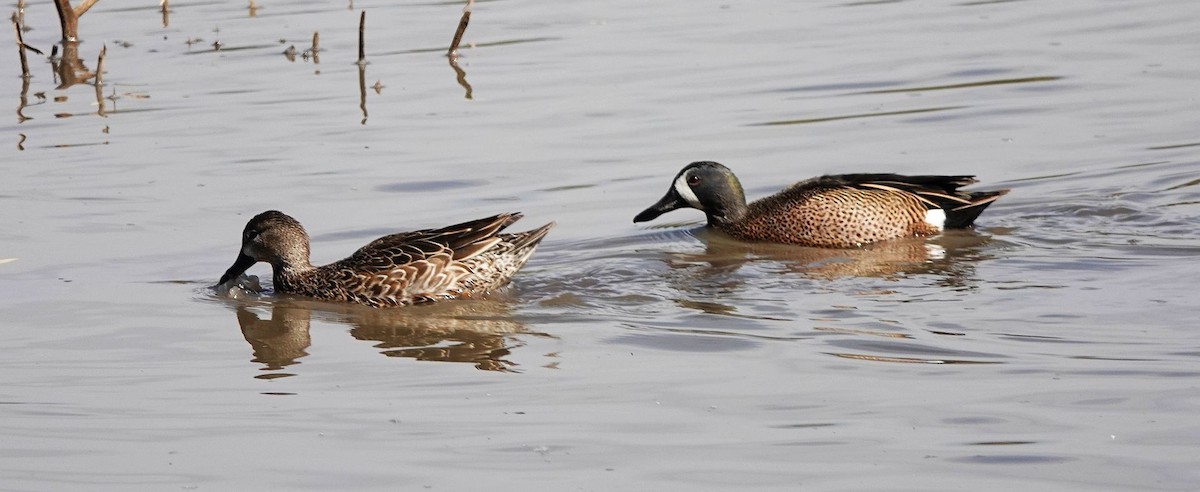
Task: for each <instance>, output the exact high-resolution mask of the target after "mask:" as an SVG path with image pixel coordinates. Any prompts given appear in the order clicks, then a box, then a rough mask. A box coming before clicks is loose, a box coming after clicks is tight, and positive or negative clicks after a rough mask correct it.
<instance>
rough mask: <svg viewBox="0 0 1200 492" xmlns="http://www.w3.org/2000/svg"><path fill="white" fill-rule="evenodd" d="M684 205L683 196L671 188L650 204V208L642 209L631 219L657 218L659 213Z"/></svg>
mask: <svg viewBox="0 0 1200 492" xmlns="http://www.w3.org/2000/svg"><path fill="white" fill-rule="evenodd" d="M686 206H687V204H686V203H684V201H683V198H682V197H680V196H679V193H676V192H675V188H671V189H670V190H668V191H667V194H666V195H663V197H662V199H661V200H659V201H658V203H655V204H654V205H651V206H650V208H648V209H646V210H642V213H640V214H637V217H634V218H633V221H634V222H646V221H648V220H654V219H656V218H658V216H659V215H662V214H665V213H667V212H670V211H672V210H676V209H680V208H683V207H686Z"/></svg>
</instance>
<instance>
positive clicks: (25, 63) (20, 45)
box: [12, 12, 29, 80]
mask: <svg viewBox="0 0 1200 492" xmlns="http://www.w3.org/2000/svg"><path fill="white" fill-rule="evenodd" d="M12 23H13V27H14V28H16V29H17V53H20V54H21V77H24V78H25V79H26V80H28V79H29V60H27V59H26V58H25V39H24V36H23V35H22V34H21V21H20V19H18V18H17V13H16V12H13V15H12Z"/></svg>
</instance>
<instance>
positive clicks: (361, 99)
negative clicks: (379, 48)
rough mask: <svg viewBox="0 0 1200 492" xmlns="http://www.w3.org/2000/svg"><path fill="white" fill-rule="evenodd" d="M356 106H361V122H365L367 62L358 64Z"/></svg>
mask: <svg viewBox="0 0 1200 492" xmlns="http://www.w3.org/2000/svg"><path fill="white" fill-rule="evenodd" d="M358 107H359V108H362V113H363V119H362V124H363V125H365V124H367V64H366V63H359V64H358Z"/></svg>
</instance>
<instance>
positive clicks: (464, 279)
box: [218, 210, 554, 307]
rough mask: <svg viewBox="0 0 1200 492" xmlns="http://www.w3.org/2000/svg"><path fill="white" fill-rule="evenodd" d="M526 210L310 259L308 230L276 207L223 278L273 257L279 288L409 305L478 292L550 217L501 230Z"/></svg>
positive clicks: (516, 262) (526, 252) (500, 276)
mask: <svg viewBox="0 0 1200 492" xmlns="http://www.w3.org/2000/svg"><path fill="white" fill-rule="evenodd" d="M520 218H521V214H519V213H508V214H500V215H495V216H492V217H486V218H482V219H478V220H472V221H470V222H463V223H461V224H454V225H451V226H447V227H443V228H440V229H425V230H419V231H413V232H401V233H398V234H392V235H388V236H384V237H381V238H379V239H376V240H374V241H372V242H371V243H369V244H367V245H366V246H363V247H362V248H361V249H359V250H358V251H355V252H354V254H352V255H350V256H349V257H347V258H345V259H343V260H340V261H337V262H334V263H331V264H328V265H325V266H319V267H318V266H313V265H312V264H311V263H310V262H309V239H308V233H307V232H305V231H304V227H302V226H301V225H300V223H299V222H297V221H296V219H293V218H291V217H290V216H288V215H287V214H284V213H282V212H278V211H275V210H269V211H266V212H263V213H261V214H258V215H256V216H255V217H254V218H253V219H250V222H249V223H247V224H246V229H245V230H244V231H243V233H242V248H241V252H240V254H238V257H237V261H235V262H234V263H233V266H231V267H229V270H227V271H226V272H225V274H224V275H222V276H221V280H220V282H219V283H218V284H219V285H220V284H224V283H225V282H228V281H230V280H232V279H234V278H236V277H237V276H239V275H241V274H242V273H244V272H245V271H246V270H247V269H249V268H250V267H251V266H253V265H254V264H255V263H257V262H260V261H262V262H267V263H270V264H271V269H272V271H273V275H272V277H273V280H274V287H275V291H276V292H282V293H285V294H296V295H302V296H308V297H315V298H318V299H325V300H330V301H347V302H356V303H359V304H366V305H368V306H374V307H383V306H403V305H407V304H415V303H422V302H430V301H437V300H443V299H459V298H467V297H472V296H477V295H480V294H483V293H485V292H487V291H490V290H492V289H495V288H497V287H500V286H502V285H504V284H505V283H507V282H508V280H509V278H510V277H512V276H513V274H515V273H516V272H517V270H519V269H520V268H521V267H522V266H524V265H525V262H526V261H527V260H528V259H529V257H530V255H532V254H533V250H534V248H536V247H537V245H538V243H539V242H541V240H542V238H544V237H545V236H546V233H547V232H549V231H550V228H551V227H553V226H554V223H553V222H551V223H549V224H546V225H544V226H542V227H539V228H537V229H534V230H531V231H526V232H522V233H517V234H501V233H500V231H502V230H504V228H506V227H508V226H510V225H512V223H513V222H516V221H517V220H518V219H520Z"/></svg>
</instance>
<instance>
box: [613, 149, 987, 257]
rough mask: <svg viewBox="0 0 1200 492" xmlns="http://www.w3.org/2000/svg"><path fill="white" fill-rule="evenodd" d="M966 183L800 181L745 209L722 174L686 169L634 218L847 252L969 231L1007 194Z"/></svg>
mask: <svg viewBox="0 0 1200 492" xmlns="http://www.w3.org/2000/svg"><path fill="white" fill-rule="evenodd" d="M975 182H976V180H975V178H974V177H973V176H936V175H923V176H905V175H899V174H841V175H832V176H821V177H817V178H812V179H809V180H807V181H802V182H799V183H796V184H795V185H792V186H791V187H788V188H786V189H784V190H783V191H781V192H779V193H777V194H775V195H771V196H768V197H765V198H762V199H759V200H757V201H755V202H753V203H750V204H747V203H746V198H745V194H744V192H743V191H742V185H741V183H740V182H739V181H738V179H737V177H736V176H734V174H733V172H732V171H730V170H729V168H727V167H725V166H723V165H721V164H718V163H716V162H711V161H701V162H693V163H691V164H689V165H687V166H686V167H684V168H683V170H681V171H679V174H677V175H675V179H674V180H673V181H672V182H671V187H670V188H669V189H668V190H667V193H666V194H665V195H664V196H663V197H662V199H660V200H659V201H658V202H657V203H655V204H654V205H651V206H650V207H649V208H647V209H645V210H643V211H642V212H641V213H639V214H637V216H635V217H634V219H633V221H634V222H645V221H648V220H653V219H655V218H657V217H658V216H660V215H662V214H664V213H667V212H670V211H672V210H676V209H680V208H694V209H697V210H700V211H702V212H704V214H705V216H706V217H707V219H708V225H709V226H710V227H712V228H714V229H717V230H719V231H721V232H724V233H726V234H728V235H730V236H733V237H735V238H737V239H741V240H745V241H757V242H774V243H785V244H797V245H804V246H817V247H835V248H844V247H855V246H861V245H864V244H868V243H872V242H876V241H882V240H887V239H893V238H898V237H905V236H928V235H933V234H937V233H939V232H941V231H942V230H943V229H948V228H966V227H970V226H971V225H972V224H973V223H974V221H975V219H976V218H977V217H978V216H979V214H980V213H982V212H983V210H984V209H985V208H987V206H988V205H990V204H991V203H992V202H993V201H995V200H996V199H998V198H1000V197H1001V196H1003V195H1004V194H1005V193H1008V191H1009V190H997V191H987V192H965V191H960V190H959V188H960V187H962V186H966V185H969V184H972V183H975Z"/></svg>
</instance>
